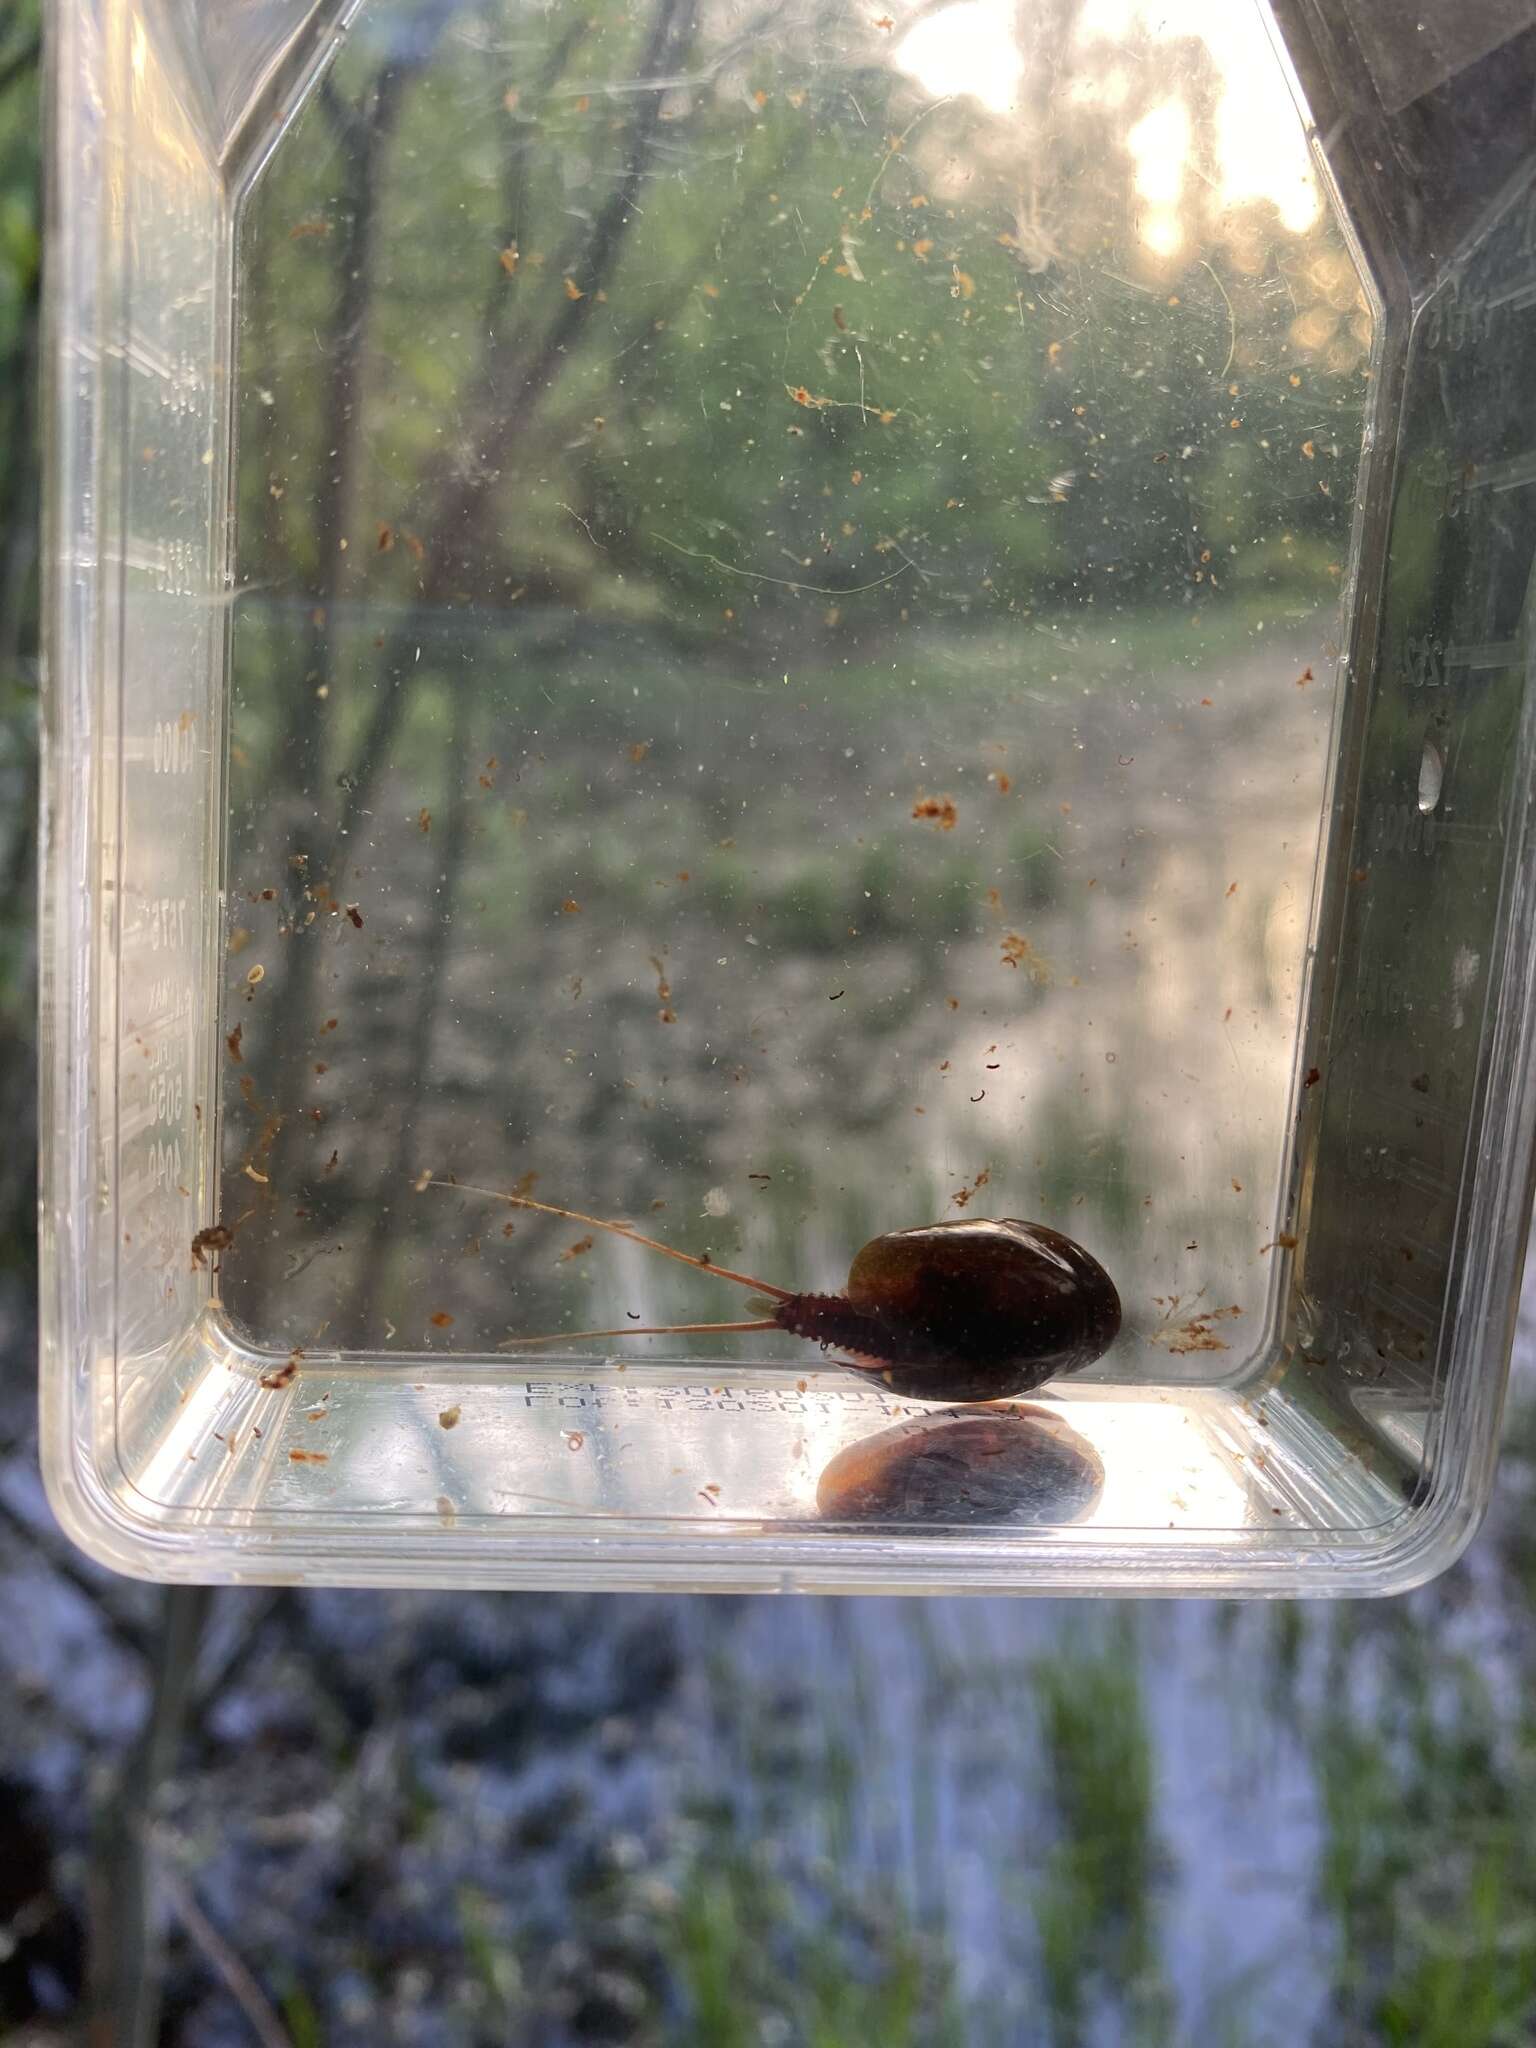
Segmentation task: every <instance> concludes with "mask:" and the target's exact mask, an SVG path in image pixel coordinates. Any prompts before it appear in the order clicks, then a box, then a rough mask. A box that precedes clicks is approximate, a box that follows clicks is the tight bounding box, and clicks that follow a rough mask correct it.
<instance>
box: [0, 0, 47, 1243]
mask: <svg viewBox="0 0 1536 2048" xmlns="http://www.w3.org/2000/svg"><path fill="white" fill-rule="evenodd" d="M40 19H41V13H40V6H39V0H18V4H13V5H12V6H10V7H8V8H7V9H5V10H4V12H3V13H0V367H3V375H0V1129H3V1130H4V1131H5V1133H6V1144H5V1147H4V1150H3V1151H0V1269H9V1270H11V1271H12V1272H16V1273H19V1274H22V1275H30V1273H31V1271H32V1264H33V1258H34V1244H35V1228H34V1218H35V1214H36V1210H35V1199H36V1198H35V1187H36V1178H35V1174H36V1169H35V1147H34V1133H35V1128H36V1124H35V1108H34V1087H35V1081H34V1074H35V1068H34V1065H33V1060H32V1048H33V1044H34V1041H35V1036H36V1021H35V1004H36V934H35V920H34V914H33V913H34V903H33V896H34V891H35V887H36V865H35V843H36V841H35V827H36V815H37V769H38V751H37V687H38V526H37V518H38V460H39V458H38V407H37V379H38V339H39V337H38V317H39V287H40V279H41V267H42V266H41V250H42V201H41V193H40V189H39V162H38V115H37V99H38V70H39V38H40Z"/></svg>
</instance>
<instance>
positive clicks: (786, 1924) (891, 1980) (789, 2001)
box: [665, 1825, 966, 2048]
mask: <svg viewBox="0 0 1536 2048" xmlns="http://www.w3.org/2000/svg"><path fill="white" fill-rule="evenodd" d="M665 1947H666V1953H667V1959H668V1962H669V1964H670V1967H671V1971H672V1973H673V1979H674V1983H675V1987H676V1991H677V1994H678V1996H679V1999H680V2002H681V2004H682V2006H683V2014H682V2016H681V2018H680V2021H679V2022H678V2023H677V2024H675V2025H674V2026H673V2027H672V2028H671V2029H669V2031H668V2032H667V2034H666V2037H665V2038H666V2039H667V2040H668V2041H669V2042H676V2043H677V2044H678V2048H682V2044H684V2043H687V2044H688V2048H752V2044H754V2043H756V2042H758V2041H760V2040H761V2039H762V2038H763V2029H764V2026H765V2023H770V2022H772V2021H774V2020H776V2021H777V2023H778V2025H779V2026H780V2027H782V2028H784V2029H786V2031H785V2032H784V2034H783V2038H784V2039H786V2040H791V2041H795V2042H801V2043H804V2044H805V2048H866V2044H868V2043H872V2042H879V2043H880V2044H881V2048H950V2044H954V2048H959V2044H960V2043H961V2042H962V2041H963V2040H964V2039H965V2038H966V2036H965V2035H964V2034H963V2033H962V2032H961V2030H960V2028H961V2023H960V2020H959V2017H958V2014H957V2011H956V2008H955V2006H954V2003H953V2000H952V1996H951V1993H950V1991H949V1988H948V1973H947V1969H946V1968H945V1966H944V1964H943V1963H942V1960H941V1959H940V1957H939V1954H938V1951H937V1948H936V1945H935V1944H934V1943H933V1942H932V1941H931V1940H928V1939H925V1938H924V1937H923V1936H922V1935H921V1934H920V1933H919V1931H918V1930H917V1929H916V1928H915V1927H914V1926H913V1925H912V1924H911V1922H910V1921H909V1919H908V1918H907V1916H906V1914H905V1913H904V1911H903V1910H902V1909H901V1907H900V1906H899V1905H898V1904H897V1903H896V1901H895V1900H894V1899H892V1900H887V1901H883V1902H881V1901H871V1900H868V1899H866V1900H864V1901H862V1902H861V1903H860V1904H857V1905H856V1904H855V1903H854V1902H853V1900H852V1899H851V1898H838V1897H837V1896H836V1895H835V1894H834V1895H828V1894H827V1893H826V1892H825V1891H821V1890H818V1889H817V1888H814V1887H811V1888H808V1887H804V1886H792V1885H790V1884H788V1883H786V1882H785V1881H784V1880H783V1879H782V1878H781V1877H780V1876H779V1875H777V1874H776V1873H775V1872H774V1871H773V1870H772V1869H771V1868H770V1866H769V1863H768V1860H767V1858H766V1857H764V1856H763V1855H762V1854H761V1853H760V1852H759V1851H757V1850H755V1849H754V1848H753V1847H752V1846H751V1845H749V1844H748V1843H746V1842H745V1841H744V1840H743V1839H742V1838H741V1836H740V1835H739V1834H737V1833H736V1832H735V1831H734V1830H733V1829H731V1828H730V1827H729V1826H728V1825H722V1826H720V1827H718V1828H717V1829H716V1830H712V1831H711V1834H710V1836H709V1837H708V1838H707V1846H706V1848H705V1849H704V1851H703V1853H701V1854H700V1855H699V1856H698V1858H697V1860H696V1861H695V1862H694V1863H693V1864H692V1866H691V1868H690V1869H689V1871H688V1872H687V1875H686V1877H685V1880H684V1882H683V1884H682V1887H681V1889H680V1891H679V1894H678V1898H677V1903H676V1908H675V1912H674V1914H673V1916H672V1919H671V1922H670V1927H669V1932H668V1935H667V1938H666V1943H665Z"/></svg>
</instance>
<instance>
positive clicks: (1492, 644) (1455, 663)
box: [1445, 640, 1525, 669]
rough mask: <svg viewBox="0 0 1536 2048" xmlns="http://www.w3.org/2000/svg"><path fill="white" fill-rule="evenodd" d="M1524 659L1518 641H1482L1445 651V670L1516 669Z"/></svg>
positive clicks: (1523, 651) (1522, 649)
mask: <svg viewBox="0 0 1536 2048" xmlns="http://www.w3.org/2000/svg"><path fill="white" fill-rule="evenodd" d="M1524 659H1525V649H1524V648H1523V647H1522V645H1521V643H1520V642H1519V641H1518V640H1484V641H1482V642H1481V643H1479V644H1474V645H1469V646H1466V647H1448V648H1447V649H1446V650H1445V665H1446V667H1447V668H1472V669H1481V668H1517V667H1518V666H1519V665H1520V663H1521V662H1523V661H1524Z"/></svg>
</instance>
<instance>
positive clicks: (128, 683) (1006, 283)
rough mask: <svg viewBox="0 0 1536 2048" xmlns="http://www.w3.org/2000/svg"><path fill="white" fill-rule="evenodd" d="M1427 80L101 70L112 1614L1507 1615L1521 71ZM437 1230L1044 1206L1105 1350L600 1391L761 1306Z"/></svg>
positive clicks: (1361, 65) (91, 898) (94, 1245)
mask: <svg viewBox="0 0 1536 2048" xmlns="http://www.w3.org/2000/svg"><path fill="white" fill-rule="evenodd" d="M1425 15H1426V18H1425V19H1424V20H1423V21H1421V22H1416V23H1413V24H1411V25H1409V26H1405V24H1404V20H1403V18H1402V15H1401V10H1400V9H1398V8H1397V7H1395V6H1392V5H1388V4H1386V0H1335V4H1323V0H1318V4H1315V5H1314V4H1310V0H1288V4H1285V5H1283V6H1279V7H1277V8H1276V9H1275V11H1274V14H1273V16H1270V15H1267V14H1262V13H1261V12H1260V11H1259V10H1258V9H1257V8H1256V7H1254V8H1250V7H1248V6H1246V5H1245V4H1243V0H1182V4H1179V5H1162V4H1160V5H1158V6H1157V7H1156V8H1153V7H1151V6H1150V5H1149V4H1144V0H1086V4H1067V0H1061V4H1057V0H1042V4H1041V5H1040V6H1039V7H1037V8H1034V9H1029V10H1022V11H1020V12H1018V14H1017V15H1016V13H1015V10H1014V9H1013V8H1012V7H1011V6H1009V5H1005V4H1001V0H999V4H997V5H993V4H992V0H955V4H953V5H950V6H948V7H940V8H934V7H931V6H912V5H909V4H897V0H892V6H891V10H890V12H889V13H885V12H881V11H880V10H878V9H876V8H870V9H866V10H860V9H849V8H847V7H846V6H843V5H827V6H825V7H819V6H818V7H813V8H812V10H811V11H810V12H809V13H806V12H804V11H803V10H801V11H784V10H779V9H774V8H768V9H763V10H759V11H755V12H754V11H752V10H749V9H745V8H740V7H736V6H734V5H730V4H726V5H722V6H718V7H713V8H710V9H702V8H700V7H698V6H697V5H696V4H695V0H654V4H653V5H651V6H649V7H641V8H636V9H633V10H629V9H626V8H624V7H619V8H617V9H615V10H613V11H611V12H609V13H602V12H598V13H593V12H591V11H590V10H587V9H585V8H578V7H566V6H563V5H557V6H554V7H549V8H531V7H526V6H522V5H517V4H506V0H491V4H488V5H480V6H470V5H468V4H456V0H366V4H363V5H353V6H343V5H337V4H314V0H309V4H298V0H256V4H252V0H197V4H192V0H167V4H159V0H156V4H151V0H94V4H85V0H81V4H72V5H68V6H64V7H60V8H59V9H57V10H56V11H55V14H54V16H53V27H52V34H53V49H52V58H53V106H54V123H53V137H52V179H53V193H52V222H51V228H52V234H51V242H50V250H51V256H52V287H51V307H52V337H53V339H52V358H51V361H52V384H51V406H52V460H51V472H50V474H51V486H52V489H51V509H50V515H49V529H48V561H49V567H50V572H51V580H52V597H51V605H50V627H51V643H50V646H51V651H50V666H51V674H50V691H49V707H48V746H49V774H48V809H47V818H46V860H47V883H46V890H47V897H46V906H45V907H46V941H45V958H46V989H45V1016H44V1024H45V1034H46V1043H47V1059H46V1075H47V1079H46V1101H45V1118H44V1129H45V1140H46V1159H45V1185H44V1195H43V1222H44V1247H45V1258H46V1271H47V1285H46V1336H45V1346H44V1358H43V1401H44V1416H45V1439H44V1457H45V1465H46V1474H47V1480H48V1485H49V1488H50V1491H51V1495H52V1499H53V1501H54V1505H55V1507H56V1509H57V1511H58V1513H59V1515H60V1517H61V1519H62V1521H63V1523H64V1525H65V1527H66V1528H67V1529H68V1530H69V1531H70V1533H71V1534H72V1535H73V1537H74V1538H75V1540H76V1541H77V1542H79V1543H80V1544H81V1545H82V1546H84V1547H85V1548H86V1549H87V1550H89V1551H90V1552H92V1553H93V1554H94V1555H95V1556H97V1557H98V1558H100V1559H102V1560H104V1561H105V1562H107V1563H109V1564H111V1565H113V1566H115V1567H117V1568H119V1569H121V1570H124V1571H128V1572H134V1573H139V1574H144V1575H147V1576H151V1577H155V1578H161V1579H243V1580H264V1581H301V1580H303V1581H329V1582H340V1583H355V1584H398V1585H441V1586H456V1585H492V1586H495V1585H502V1586H550V1587H575V1586H588V1587H600V1588H618V1587H640V1586H655V1585H674V1586H686V1587H695V1588H764V1589H768V1588H771V1589H779V1590H789V1589H796V1588H814V1589H821V1590H837V1589H855V1588H858V1589H878V1590H890V1591H933V1590H956V1591H965V1590H973V1589H974V1590H989V1591H992V1590H999V1589H1008V1588H1017V1589H1020V1590H1054V1591H1066V1590H1072V1591H1087V1590H1117V1591H1145V1592H1155V1593H1174V1592H1177V1593H1188V1592H1196V1591H1209V1592H1214V1593H1228V1594H1231V1593H1296V1592H1303V1593H1315V1594H1324V1593H1351V1594H1357V1593H1362V1592H1377V1591H1388V1590H1393V1589H1397V1588H1401V1587H1404V1586H1406V1585H1408V1584H1411V1583H1413V1582H1414V1581H1416V1580H1419V1579H1422V1578H1423V1577H1425V1576H1426V1575H1428V1574H1429V1573H1431V1572H1433V1571H1434V1570H1436V1569H1438V1568H1440V1567H1442V1566H1443V1565H1445V1564H1446V1563H1448V1562H1449V1561H1450V1560H1451V1558H1452V1557H1454V1556H1455V1555H1456V1553H1457V1551H1458V1549H1459V1548H1460V1546H1461V1545H1462V1544H1464V1542H1465V1541H1466V1539H1467V1537H1468V1536H1469V1534H1470V1532H1471V1530H1472V1529H1473V1527H1474V1526H1475V1523H1476V1519H1477V1516H1478V1514H1479V1512H1480V1510H1481V1508H1482V1505H1483V1503H1484V1501H1485V1499H1486V1496H1487V1493H1488V1488H1489V1485H1490V1480H1491V1473H1492V1465H1493V1459H1494V1453H1495V1446H1496V1436H1497V1426H1498V1417H1499V1409H1500V1402H1501V1397H1502V1390H1503V1381H1504V1374H1505V1368H1506V1361H1507V1354H1508V1345H1509V1339H1510V1331H1511V1325H1512V1316H1513V1303H1514V1300H1515V1294H1516V1288H1517V1282H1518V1276H1519V1268H1520V1262H1521V1256H1522V1249H1523V1241H1524V1228H1525V1220H1526V1215H1527V1209H1528V1199H1529V1183H1530V1168H1531V1156H1532V1131H1531V1114H1532V1091H1531V1085H1530V1044H1529V1019H1530V1016H1531V1000H1530V997H1531V989H1530V979H1531V960H1532V948H1531V931H1532V905H1531V889H1532V875H1531V855H1530V847H1529V829H1528V828H1529V815H1530V808H1531V772H1530V771H1531V753H1532V738H1531V719H1532V701H1533V700H1532V695H1531V692H1530V690H1529V689H1528V687H1527V680H1526V679H1527V672H1528V661H1529V654H1528V649H1527V642H1526V609H1527V601H1528V600H1527V592H1528V589H1529V587H1530V576H1531V567H1532V559H1533V549H1536V453H1533V452H1531V451H1532V450H1536V375H1533V374H1532V372H1533V366H1536V347H1533V335H1536V327H1533V322H1536V196H1533V190H1532V175H1533V171H1536V158H1533V156H1532V154H1531V146H1530V135H1529V128H1528V121H1527V118H1526V110H1527V109H1528V107H1529V104H1530V100H1531V93H1532V88H1533V80H1536V31H1532V30H1531V29H1530V27H1529V26H1528V23H1529V21H1530V18H1531V10H1530V9H1529V8H1528V7H1526V6H1524V5H1516V4H1514V0H1493V4H1490V5H1487V6H1473V5H1467V4H1464V5H1461V6H1459V7H1456V8H1449V7H1441V8H1433V9H1427V10H1425ZM1410 30H1411V32H1410ZM1528 420H1529V421H1530V424H1529V425H1528V424H1527V421H1528ZM454 1180H457V1181H459V1182H463V1183H472V1184H474V1185H475V1186H478V1187H486V1188H490V1189H492V1190H493V1191H494V1190H500V1191H513V1192H516V1191H521V1192H522V1193H523V1194H524V1195H525V1196H526V1195H528V1194H529V1193H530V1192H531V1193H532V1195H533V1198H534V1199H535V1200H543V1201H545V1202H547V1203H550V1204H554V1205H557V1206H561V1207H565V1208H569V1209H573V1210H577V1211H580V1212H583V1213H585V1214H589V1215H595V1216H597V1217H602V1218H616V1217H627V1218H629V1219H630V1220H631V1221H632V1222H633V1223H634V1224H635V1225H636V1226H637V1227H638V1228H639V1229H640V1230H642V1231H643V1232H645V1233H647V1234H649V1235H651V1236H653V1237H655V1238H658V1239H660V1240H664V1241H665V1242H667V1243H669V1244H671V1245H673V1246H675V1247H677V1248H679V1249H681V1250H684V1251H686V1252H689V1253H691V1254H692V1255H694V1256H695V1257H696V1258H700V1259H704V1258H707V1259H708V1260H709V1261H710V1262H712V1263H714V1264H716V1265H720V1266H727V1267H730V1268H732V1269H734V1270H737V1271H744V1272H746V1273H748V1274H761V1275H763V1276H765V1278H766V1279H767V1280H768V1281H770V1282H772V1283H775V1284H777V1285H779V1286H781V1287H785V1288H790V1289H810V1288H817V1289H822V1290H827V1291H832V1290H837V1289H839V1288H841V1287H842V1285H843V1282H844V1276H845V1275H846V1273H847V1270H848V1265H849V1261H850V1259H851V1257H852V1255H853V1253H854V1252H855V1251H856V1250H857V1248H858V1247H859V1245H860V1244H861V1243H863V1242H864V1241H865V1240H866V1239H870V1238H873V1237H874V1236H876V1235H877V1234H879V1233H883V1232H886V1231H891V1230H895V1229H900V1228H904V1227H907V1226H911V1225H916V1224H922V1223H929V1222H934V1221H938V1220H941V1219H949V1220H954V1219H958V1218H963V1217H974V1216H994V1217H1008V1216H1015V1217H1017V1216H1022V1217H1027V1218H1032V1219H1035V1220H1037V1221H1039V1222H1042V1223H1045V1224H1049V1225H1051V1226H1052V1227H1054V1228H1056V1229H1059V1230H1062V1231H1065V1232H1068V1233H1070V1235H1071V1236H1073V1237H1074V1238H1075V1239H1077V1240H1078V1241H1080V1242H1081V1243H1082V1244H1083V1245H1085V1246H1087V1247H1088V1249H1089V1250H1090V1251H1091V1252H1092V1253H1093V1254H1094V1255H1095V1256H1096V1257H1097V1258H1098V1259H1099V1260H1101V1261H1102V1262H1103V1264H1104V1265H1105V1267H1106V1268H1107V1269H1108V1271H1109V1272H1110V1273H1111V1274H1112V1275H1113V1278H1114V1280H1115V1283H1116V1285H1117V1287H1118V1290H1119V1294H1120V1297H1121V1301H1122V1304H1123V1308H1124V1325H1123V1330H1122V1333H1121V1336H1120V1338H1119V1340H1118V1342H1117V1343H1116V1344H1115V1345H1114V1346H1113V1347H1112V1348H1111V1349H1110V1350H1109V1351H1108V1352H1107V1353H1106V1354H1105V1355H1104V1356H1103V1357H1102V1358H1101V1359H1099V1360H1098V1362H1097V1363H1096V1364H1094V1365H1092V1366H1090V1367H1088V1368H1087V1369H1086V1370H1083V1371H1081V1372H1077V1373H1074V1374H1072V1375H1069V1376H1065V1377H1060V1378H1056V1379H1053V1380H1050V1381H1048V1382H1047V1383H1046V1385H1044V1386H1043V1387H1042V1388H1041V1389H1040V1390H1039V1391H1038V1392H1036V1393H1033V1394H1031V1395H1030V1397H1029V1400H1028V1402H1027V1403H1026V1404H1024V1405H1025V1406H1026V1408H1027V1409H1028V1411H1029V1412H1028V1413H1026V1414H1022V1415H1021V1414H1019V1413H1017V1412H1012V1413H1007V1414H998V1413H997V1412H996V1411H991V1410H987V1409H984V1408H979V1409H968V1410H963V1411H961V1412H960V1413H958V1414H956V1413H955V1412H953V1411H952V1410H950V1409H947V1408H946V1407H945V1406H944V1404H943V1403H942V1402H940V1403H937V1404H924V1403H922V1402H917V1401H913V1400H903V1399H900V1398H898V1397H897V1396H896V1395H895V1394H894V1393H893V1392H892V1391H891V1390H890V1388H889V1387H887V1386H885V1385H883V1384H882V1383H881V1381H880V1380H879V1378H878V1377H874V1378H872V1377H871V1376H870V1375H869V1374H868V1373H867V1372H866V1373H864V1374H859V1373H856V1372H854V1371H851V1370H844V1369H842V1368H840V1367H839V1366H838V1364H837V1363H836V1357H837V1354H836V1353H835V1352H829V1353H825V1354H824V1353H823V1352H822V1351H821V1350H819V1349H818V1348H817V1347H816V1346H815V1345H814V1344H807V1343H804V1342H799V1341H797V1340H795V1339H793V1338H791V1337H789V1336H786V1335H784V1334H782V1333H780V1332H779V1331H776V1330H770V1331H766V1332H764V1331H762V1330H758V1331H746V1332H720V1333H714V1334H679V1335H672V1336H663V1337H649V1338H646V1337H640V1338H635V1339H633V1340H631V1339H628V1338H623V1339H619V1338H610V1337H603V1338H601V1339H587V1340H581V1339H567V1340H562V1338H561V1337H560V1334H559V1333H561V1332H562V1331H578V1330H586V1329H588V1328H591V1327H594V1326H595V1327H597V1328H599V1329H602V1330H607V1329H609V1328H610V1327H613V1326H617V1327H619V1328H623V1327H625V1326H626V1325H638V1326H642V1327H649V1326H651V1325H654V1324H665V1323H673V1322H678V1323H696V1322H701V1321H733V1320H734V1321H741V1320H752V1319H753V1315H754V1311H753V1310H752V1309H751V1307H750V1304H749V1303H748V1301H747V1297H746V1296H745V1295H744V1294H743V1293H742V1292H741V1290H739V1289H738V1288H736V1287H735V1286H734V1285H732V1284H731V1283H730V1282H729V1281H728V1280H727V1279H725V1278H722V1277H720V1276H718V1275H714V1274H711V1273H709V1272H707V1271H704V1270H700V1269H699V1267H698V1266H688V1265H685V1264H682V1263H679V1262H677V1261H675V1260H668V1259H666V1258H663V1257H661V1256H658V1255H657V1254H655V1253H653V1252H648V1251H646V1250H644V1249H643V1248H642V1247H640V1246H638V1245H637V1244H635V1243H634V1242H633V1240H632V1239H625V1238H620V1237H617V1236H615V1235H614V1234H612V1233H611V1232H606V1231H603V1230H601V1229H594V1228H591V1227H589V1226H587V1225H585V1224H582V1223H580V1222H576V1221H571V1220H568V1219H565V1218H559V1217H551V1216H549V1215H547V1214H540V1213H538V1212H536V1211H534V1210H530V1209H527V1208H518V1207H513V1206H508V1205H506V1204H503V1203H498V1202H497V1201H496V1200H494V1199H493V1198H491V1197H489V1196H486V1195H482V1194H475V1193H470V1192H467V1191H466V1190H464V1189H463V1188H453V1187H447V1186H444V1185H441V1183H444V1182H451V1181H454ZM537 1336H547V1337H548V1339H549V1341H547V1342H544V1343H542V1344H529V1343H526V1342H520V1341H519V1340H524V1339H527V1338H529V1337H537ZM1015 1405H1017V1404H1015Z"/></svg>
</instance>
